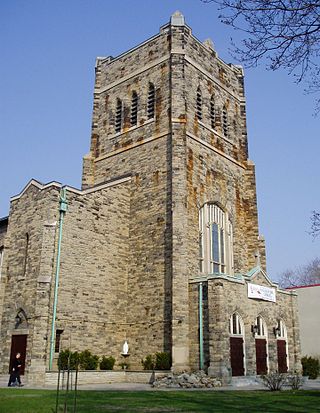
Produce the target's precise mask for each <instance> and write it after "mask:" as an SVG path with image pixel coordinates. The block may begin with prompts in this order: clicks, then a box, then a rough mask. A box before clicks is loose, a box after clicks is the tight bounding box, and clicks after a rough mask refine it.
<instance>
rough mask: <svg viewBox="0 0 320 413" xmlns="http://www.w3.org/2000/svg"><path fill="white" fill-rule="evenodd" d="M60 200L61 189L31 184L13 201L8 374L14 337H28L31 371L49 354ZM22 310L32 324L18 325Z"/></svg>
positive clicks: (4, 331)
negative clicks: (50, 315) (51, 294)
mask: <svg viewBox="0 0 320 413" xmlns="http://www.w3.org/2000/svg"><path fill="white" fill-rule="evenodd" d="M58 200H59V187H56V186H55V185H52V186H50V187H48V188H47V189H44V190H39V188H38V187H36V186H34V185H30V186H29V188H28V189H27V190H26V191H25V192H24V193H23V194H22V195H21V197H20V198H19V199H16V200H14V201H12V203H11V208H10V219H9V226H8V233H7V238H6V255H5V259H4V269H5V271H4V272H3V278H2V283H1V289H2V291H3V293H4V303H3V311H2V314H1V316H2V324H1V337H0V340H1V341H0V347H1V349H2V351H1V359H0V369H1V371H2V372H7V370H8V364H9V357H10V348H11V336H12V334H28V338H27V359H26V367H27V369H28V368H29V367H30V365H31V360H32V359H34V360H43V357H44V354H45V346H46V331H47V330H46V327H47V320H48V303H49V297H50V283H51V277H52V274H53V264H54V261H53V259H54V254H53V253H54V237H55V228H56V221H57V216H58ZM48 233H50V236H49V239H48ZM27 234H28V236H27ZM20 309H22V310H23V311H24V312H25V314H26V316H27V320H25V319H23V320H22V323H21V324H20V325H18V326H16V325H15V316H16V315H17V313H18V311H19V310H20Z"/></svg>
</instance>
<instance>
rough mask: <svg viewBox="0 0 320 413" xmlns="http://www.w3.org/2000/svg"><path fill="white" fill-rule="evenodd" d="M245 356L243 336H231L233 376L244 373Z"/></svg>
mask: <svg viewBox="0 0 320 413" xmlns="http://www.w3.org/2000/svg"><path fill="white" fill-rule="evenodd" d="M243 358H244V354H243V338H242V337H230V359H231V369H232V375H233V376H243V375H244V365H243Z"/></svg>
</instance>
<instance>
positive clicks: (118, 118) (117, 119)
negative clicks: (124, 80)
mask: <svg viewBox="0 0 320 413" xmlns="http://www.w3.org/2000/svg"><path fill="white" fill-rule="evenodd" d="M114 124H115V131H116V133H118V132H121V127H122V101H121V100H120V99H117V106H116V116H115V123H114Z"/></svg>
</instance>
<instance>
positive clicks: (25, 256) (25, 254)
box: [23, 233, 29, 277]
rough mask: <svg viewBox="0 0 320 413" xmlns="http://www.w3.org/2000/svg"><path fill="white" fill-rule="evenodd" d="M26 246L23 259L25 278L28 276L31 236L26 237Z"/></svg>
mask: <svg viewBox="0 0 320 413" xmlns="http://www.w3.org/2000/svg"><path fill="white" fill-rule="evenodd" d="M24 242H25V246H24V258H23V276H24V277H25V276H26V273H27V267H28V254H29V234H28V233H26V235H25V241H24Z"/></svg>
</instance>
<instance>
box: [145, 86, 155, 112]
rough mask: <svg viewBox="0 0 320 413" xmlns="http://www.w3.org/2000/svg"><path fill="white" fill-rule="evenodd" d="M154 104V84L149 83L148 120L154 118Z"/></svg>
mask: <svg viewBox="0 0 320 413" xmlns="http://www.w3.org/2000/svg"><path fill="white" fill-rule="evenodd" d="M155 104H156V91H155V88H154V84H153V83H149V90H148V104H147V112H148V119H153V118H154V112H155Z"/></svg>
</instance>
